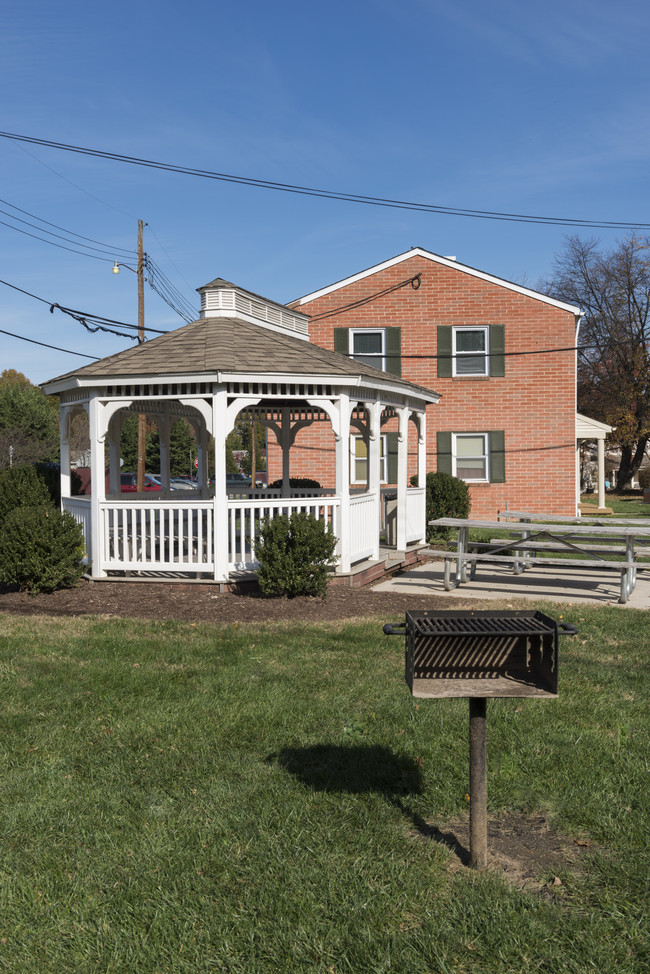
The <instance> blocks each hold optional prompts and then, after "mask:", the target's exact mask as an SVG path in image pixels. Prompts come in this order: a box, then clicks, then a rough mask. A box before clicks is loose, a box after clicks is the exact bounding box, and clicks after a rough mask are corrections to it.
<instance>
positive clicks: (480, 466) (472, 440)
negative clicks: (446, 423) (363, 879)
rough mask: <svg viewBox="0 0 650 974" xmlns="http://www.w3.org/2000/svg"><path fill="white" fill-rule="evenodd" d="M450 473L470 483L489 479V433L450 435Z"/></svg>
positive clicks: (483, 481)
mask: <svg viewBox="0 0 650 974" xmlns="http://www.w3.org/2000/svg"><path fill="white" fill-rule="evenodd" d="M451 462H452V473H453V475H454V477H459V478H460V479H461V480H466V481H468V482H470V483H477V482H478V483H485V482H487V481H488V480H489V479H490V435H489V433H454V434H453V436H452V453H451Z"/></svg>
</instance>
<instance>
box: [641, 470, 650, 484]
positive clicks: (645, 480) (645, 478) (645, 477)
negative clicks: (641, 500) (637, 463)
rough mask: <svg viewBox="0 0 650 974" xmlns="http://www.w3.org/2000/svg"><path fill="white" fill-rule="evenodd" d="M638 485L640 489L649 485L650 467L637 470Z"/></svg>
mask: <svg viewBox="0 0 650 974" xmlns="http://www.w3.org/2000/svg"><path fill="white" fill-rule="evenodd" d="M639 487H641V488H642V489H645V488H647V487H650V467H643V469H642V470H639Z"/></svg>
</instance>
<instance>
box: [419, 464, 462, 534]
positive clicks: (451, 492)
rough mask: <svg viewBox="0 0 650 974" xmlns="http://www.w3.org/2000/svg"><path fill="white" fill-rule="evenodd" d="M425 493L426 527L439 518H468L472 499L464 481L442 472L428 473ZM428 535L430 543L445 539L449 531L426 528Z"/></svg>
mask: <svg viewBox="0 0 650 974" xmlns="http://www.w3.org/2000/svg"><path fill="white" fill-rule="evenodd" d="M426 491H427V493H426V511H427V514H426V517H427V525H428V523H429V521H435V520H437V518H439V517H461V518H466V517H469V512H470V510H471V508H472V499H471V497H470V493H469V487H468V486H467V484H466V483H465V481H464V480H460V478H459V477H452V476H451V474H448V473H443V472H442V471H439V472H438V473H428V474H427V477H426ZM428 534H429V541H431V540H432V539H433V538H435V537H438V538H440V537H442V538H446V537H447V536H448V535H449V531H448V530H447V529H445V528H442V529H440V528H438V529H431V528H428Z"/></svg>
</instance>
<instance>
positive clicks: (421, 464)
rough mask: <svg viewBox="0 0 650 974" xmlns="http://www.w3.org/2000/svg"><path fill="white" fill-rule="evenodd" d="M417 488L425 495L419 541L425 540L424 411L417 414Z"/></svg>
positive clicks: (425, 464) (425, 442)
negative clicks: (423, 489) (421, 489)
mask: <svg viewBox="0 0 650 974" xmlns="http://www.w3.org/2000/svg"><path fill="white" fill-rule="evenodd" d="M417 426H418V487H422V488H425V495H424V498H423V501H422V504H421V506H420V509H421V511H422V515H421V521H422V525H421V529H422V535H421V538H420V541H422V542H425V541H426V540H427V497H426V486H427V414H426V410H423V411H422V412H421V413H418V423H417Z"/></svg>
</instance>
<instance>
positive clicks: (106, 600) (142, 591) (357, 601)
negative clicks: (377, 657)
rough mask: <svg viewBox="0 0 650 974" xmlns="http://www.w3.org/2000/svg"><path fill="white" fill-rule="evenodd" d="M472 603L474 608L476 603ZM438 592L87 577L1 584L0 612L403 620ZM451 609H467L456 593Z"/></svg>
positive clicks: (443, 602)
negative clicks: (277, 588) (42, 589)
mask: <svg viewBox="0 0 650 974" xmlns="http://www.w3.org/2000/svg"><path fill="white" fill-rule="evenodd" d="M473 606H474V607H475V608H476V607H477V603H476V602H474V603H473ZM449 607H450V605H449V601H448V599H446V598H445V597H441V596H422V595H420V596H413V595H390V594H387V593H385V592H373V590H372V588H347V587H343V586H334V587H332V588H330V590H329V593H328V596H327V598H326V599H325V600H321V599H315V598H294V599H287V598H265V597H264V596H262V595H261V594H260V593H259V591H253V592H242V593H231V592H219V590H218V587H217V586H215V585H210V584H202V585H201V584H191V585H188V584H182V583H170V582H145V581H142V582H133V581H131V582H129V581H124V582H122V581H119V582H112V581H108V582H103V581H102V582H90V581H87V580H85V579H84V580H82V581H81V582H80V583H79V585H78V586H77V587H76V588H71V589H62V590H61V591H58V592H52V593H40V594H38V595H26V594H24V593H22V592H16V591H12V590H9V589H7V588H6V587H4V588H3V587H1V586H0V612H7V613H10V614H14V615H52V616H71V617H72V616H84V615H103V616H119V617H122V618H129V619H178V620H180V621H184V622H216V623H228V624H234V623H238V624H244V623H247V622H253V623H260V622H277V621H284V620H286V621H289V622H309V623H318V622H336V621H341V620H344V619H358V618H363V617H368V616H377V615H379V616H381V617H382V618H383V619H384V620H385V621H386V622H391V621H392V622H399V621H400V620H403V619H404V612H405V610H406V609H412V610H421V609H448V608H449ZM453 607H454V608H455V609H462V608H466V607H467V606H465V605H464V604H463V603H462V602H461V601H460V600H459V599H458V598H456V599H454V606H453Z"/></svg>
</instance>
